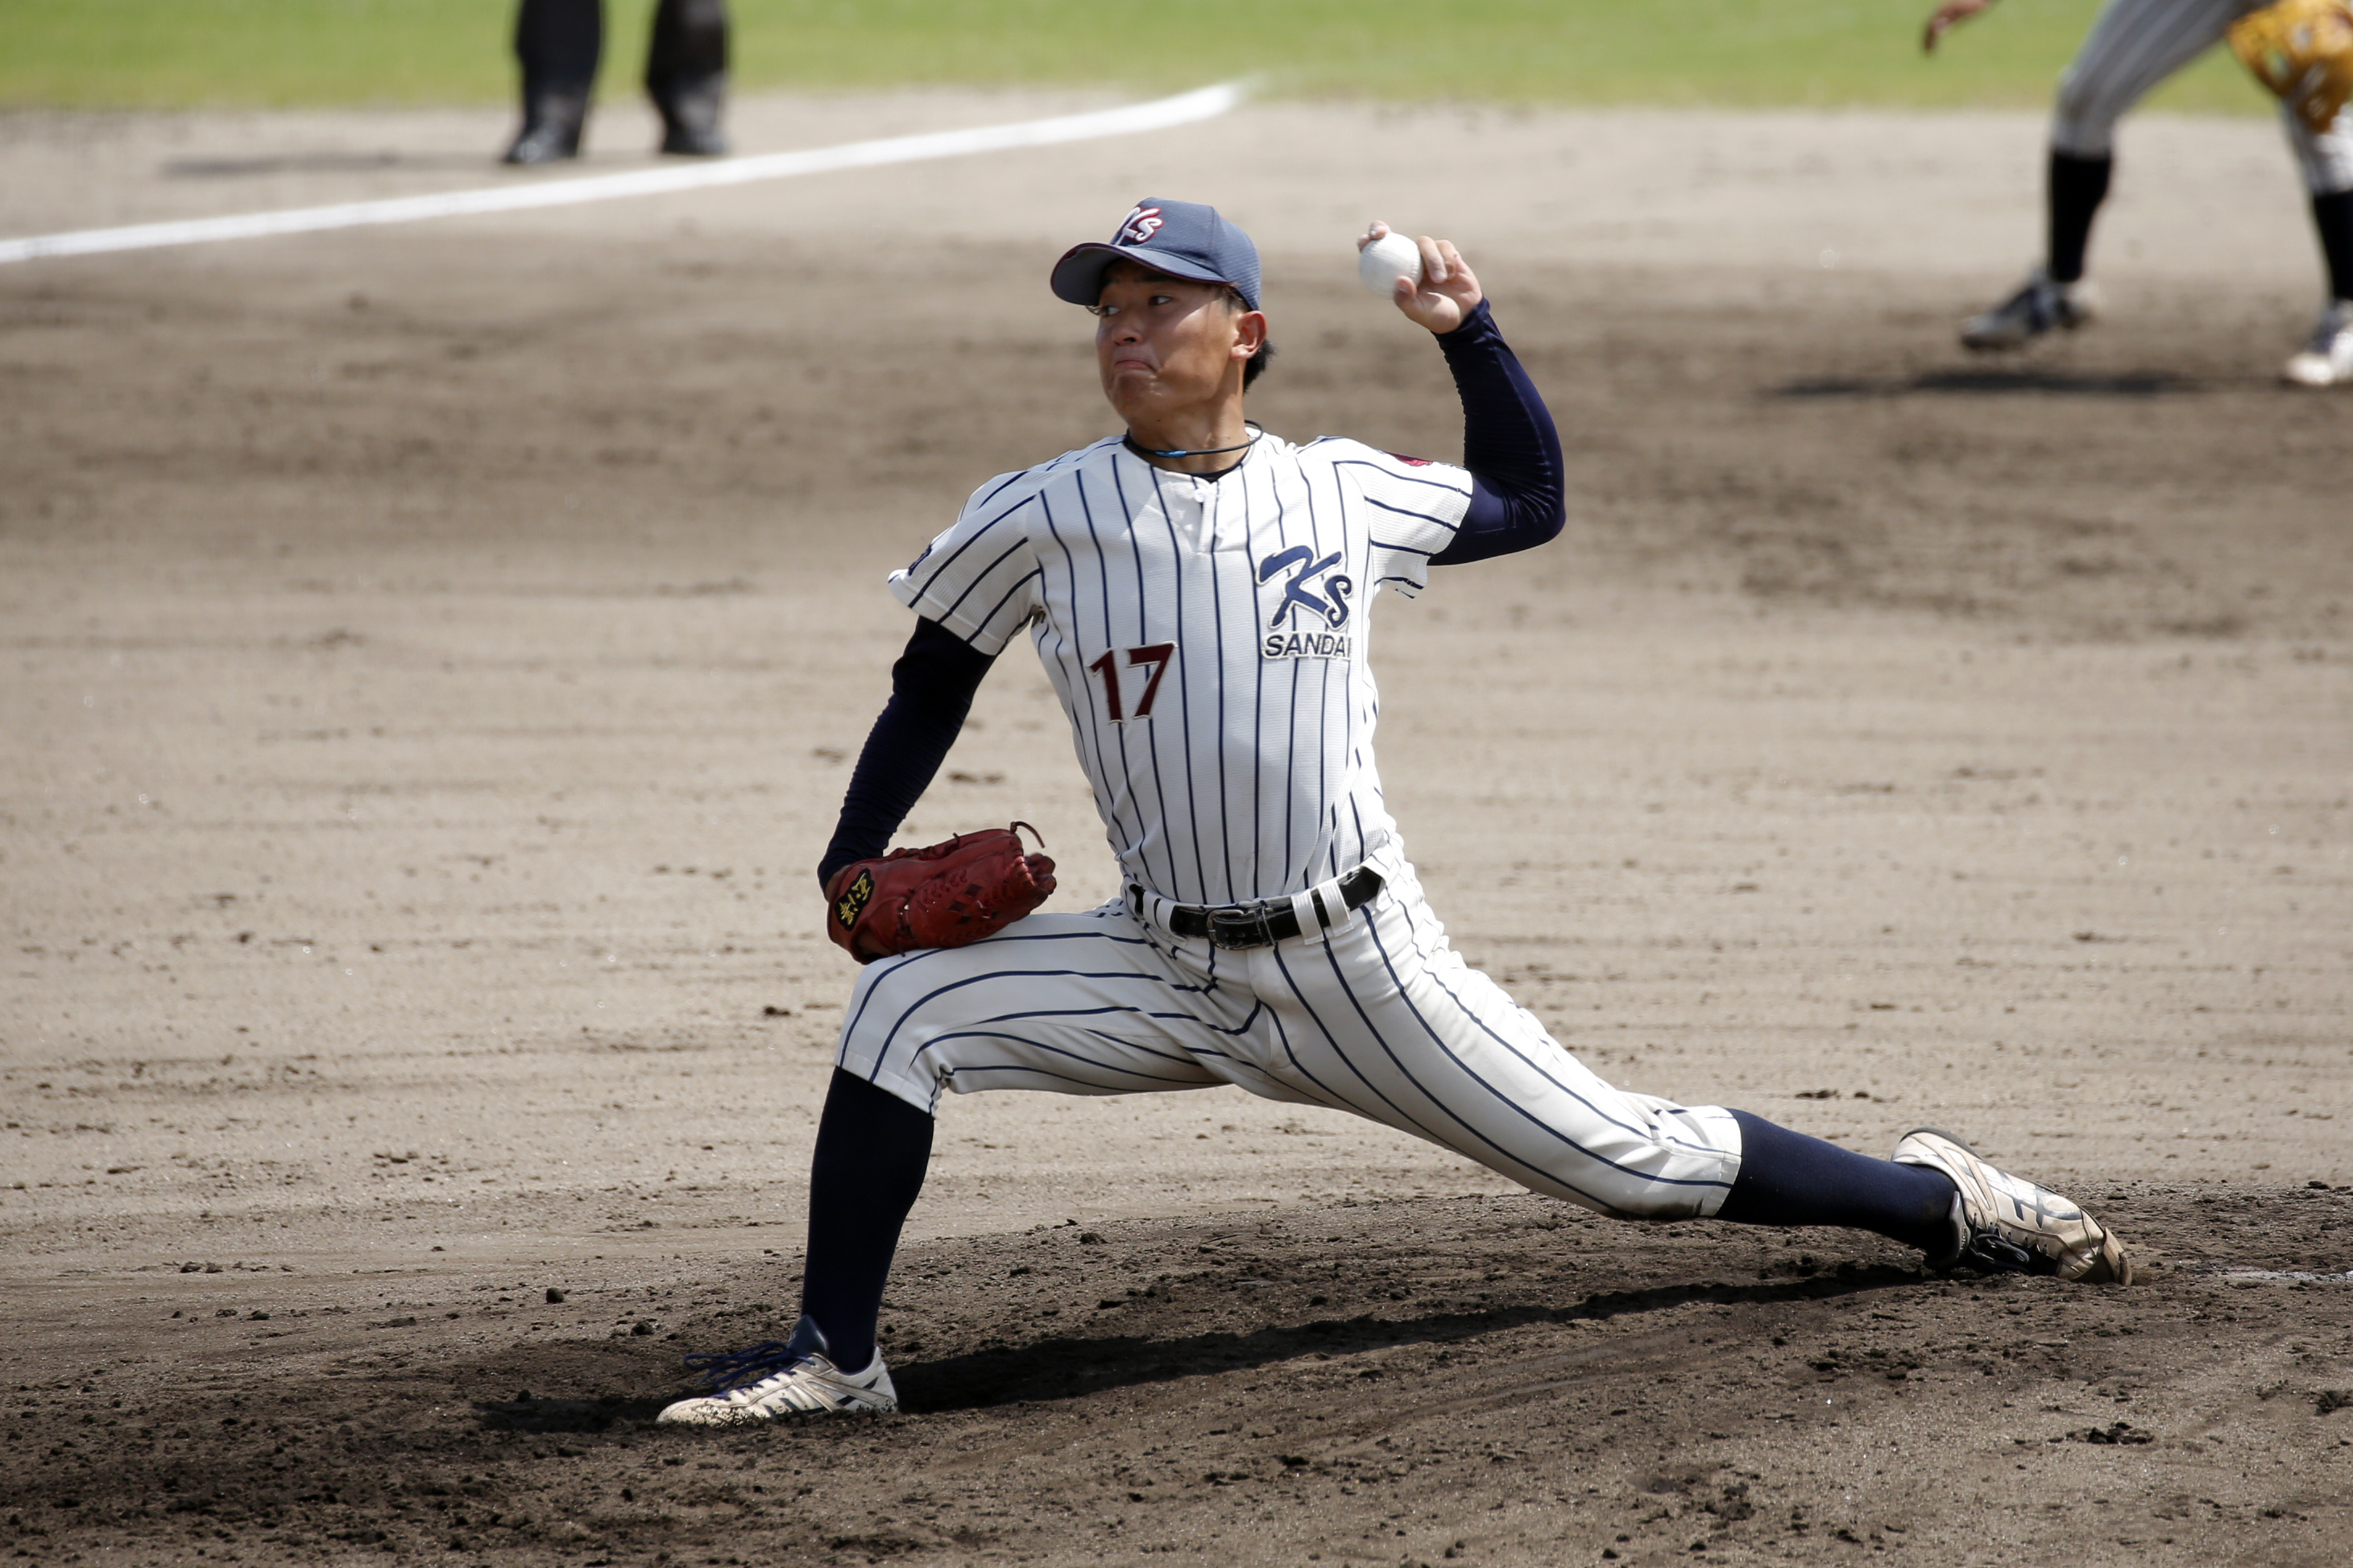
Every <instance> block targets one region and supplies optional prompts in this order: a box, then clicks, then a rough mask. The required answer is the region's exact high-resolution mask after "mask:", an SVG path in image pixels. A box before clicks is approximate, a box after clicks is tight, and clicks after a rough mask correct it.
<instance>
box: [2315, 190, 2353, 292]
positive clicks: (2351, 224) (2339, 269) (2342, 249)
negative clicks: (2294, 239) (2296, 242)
mask: <svg viewBox="0 0 2353 1568" xmlns="http://www.w3.org/2000/svg"><path fill="white" fill-rule="evenodd" d="M2312 226H2313V227H2314V228H2315V229H2316V230H2317V231H2318V232H2319V235H2320V254H2321V257H2322V258H2323V259H2324V260H2326V261H2327V263H2328V297H2329V298H2330V299H2332V300H2353V191H2332V192H2330V193H2329V194H2328V195H2321V196H2315V197H2313V198H2312Z"/></svg>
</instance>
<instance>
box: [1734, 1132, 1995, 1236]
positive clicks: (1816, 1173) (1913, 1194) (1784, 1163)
mask: <svg viewBox="0 0 2353 1568" xmlns="http://www.w3.org/2000/svg"><path fill="white" fill-rule="evenodd" d="M1732 1119H1733V1120H1734V1121H1737V1122H1739V1123H1740V1174H1739V1175H1738V1176H1737V1177H1736V1178H1735V1179H1734V1181H1733V1184H1732V1191H1731V1193H1730V1194H1728V1195H1727V1196H1726V1197H1725V1200H1724V1206H1723V1207H1722V1208H1720V1209H1718V1210H1716V1211H1715V1217H1716V1218H1718V1219H1728V1220H1731V1221H1732V1222H1733V1223H1734V1224H1736V1225H1837V1226H1847V1227H1848V1228H1850V1229H1852V1230H1869V1231H1876V1232H1877V1233H1878V1234H1880V1235H1881V1236H1884V1237H1892V1238H1893V1239H1894V1240H1896V1241H1900V1242H1902V1243H1904V1244H1905V1246H1907V1247H1918V1248H1919V1249H1920V1250H1921V1251H1923V1252H1926V1253H1927V1254H1928V1255H1929V1256H1930V1257H1931V1258H1939V1257H1943V1256H1944V1255H1945V1254H1947V1253H1949V1252H1951V1251H1952V1249H1953V1243H1954V1239H1955V1237H1954V1236H1953V1221H1952V1210H1953V1183H1952V1178H1950V1177H1949V1176H1947V1175H1946V1174H1945V1173H1943V1172H1941V1171H1935V1170H1931V1169H1929V1168H1928V1167H1927V1166H1926V1165H1899V1164H1897V1163H1895V1162H1894V1161H1893V1160H1874V1159H1873V1158H1872V1157H1871V1156H1870V1155H1868V1154H1857V1153H1855V1152H1852V1151H1851V1150H1846V1149H1841V1148H1840V1147H1839V1146H1838V1145H1837V1144H1835V1143H1826V1142H1822V1140H1820V1139H1819V1138H1809V1137H1807V1136H1806V1135H1805V1134H1804V1133H1802V1132H1792V1131H1789V1130H1788V1128H1786V1127H1777V1126H1775V1125H1774V1124H1773V1123H1772V1122H1770V1121H1766V1120H1765V1119H1764V1118H1763V1117H1761V1116H1752V1115H1750V1114H1749V1113H1748V1112H1747V1111H1746V1110H1736V1111H1734V1112H1733V1113H1732Z"/></svg>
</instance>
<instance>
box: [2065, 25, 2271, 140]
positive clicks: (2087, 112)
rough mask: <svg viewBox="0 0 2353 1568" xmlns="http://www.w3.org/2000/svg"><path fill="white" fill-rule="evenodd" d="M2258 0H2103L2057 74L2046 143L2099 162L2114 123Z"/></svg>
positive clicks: (2210, 44)
mask: <svg viewBox="0 0 2353 1568" xmlns="http://www.w3.org/2000/svg"><path fill="white" fill-rule="evenodd" d="M2261 3H2262V0H2108V3H2107V5H2105V7H2103V8H2102V10H2101V12H2100V15H2099V17H2098V19H2097V20H2095V21H2094V22H2093V24H2092V30H2091V32H2090V33H2088V34H2086V35H2085V36H2084V44H2083V47H2081V48H2079V49H2078V50H2076V52H2075V58H2074V59H2073V61H2072V62H2070V64H2069V65H2068V67H2067V68H2066V69H2065V70H2064V71H2063V72H2061V73H2060V76H2059V101H2058V106H2057V108H2056V110H2055V111H2054V112H2053V113H2052V119H2051V145H2052V147H2053V148H2054V149H2056V150H2057V151H2059V152H2062V153H2067V154H2069V155H2070V156H2073V157H2077V158H2105V157H2106V156H2108V154H2109V153H2110V151H2111V150H2112V148H2113V147H2114V145H2115V139H2116V121H2118V120H2121V119H2122V118H2124V114H2125V111H2126V110H2128V109H2130V108H2131V107H2132V106H2133V105H2134V104H2136V103H2138V102H2139V101H2140V100H2142V99H2144V98H2146V97H2147V96H2148V94H2149V92H2150V91H2151V90H2152V89H2155V88H2156V86H2157V84H2158V83H2159V82H2161V81H2163V80H2164V79H2166V78H2167V77H2169V76H2171V75H2172V74H2173V73H2174V72H2176V71H2178V70H2179V69H2180V68H2182V67H2184V66H2186V65H2188V64H2189V62H2190V61H2191V60H2194V59H2196V58H2198V57H2199V56H2200V55H2202V54H2204V53H2205V52H2206V51H2207V50H2208V49H2211V48H2212V47H2214V46H2215V45H2216V44H2219V43H2221V41H2222V35H2223V34H2224V33H2226V32H2228V31H2229V30H2230V26H2231V24H2232V23H2233V22H2235V21H2237V20H2238V19H2239V18H2240V17H2241V16H2244V15H2246V13H2248V12H2249V11H2252V10H2253V9H2254V8H2255V6H2256V5H2259V4H2261Z"/></svg>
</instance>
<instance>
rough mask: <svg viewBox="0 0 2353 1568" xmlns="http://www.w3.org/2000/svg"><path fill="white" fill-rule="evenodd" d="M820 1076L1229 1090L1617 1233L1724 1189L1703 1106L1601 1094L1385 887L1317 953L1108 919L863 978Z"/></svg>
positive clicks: (1114, 914) (924, 1098)
mask: <svg viewBox="0 0 2353 1568" xmlns="http://www.w3.org/2000/svg"><path fill="white" fill-rule="evenodd" d="M836 1059H837V1061H838V1062H839V1066H840V1067H841V1068H844V1069H845V1070H847V1071H849V1072H852V1073H855V1074H857V1075H858V1076H860V1078H863V1079H867V1080H868V1081H869V1082H871V1083H874V1084H877V1085H879V1086H880V1087H881V1088H883V1089H888V1090H889V1091H891V1092H892V1094H895V1095H897V1096H898V1097H899V1098H900V1099H902V1100H906V1101H908V1102H909V1103H910V1104H913V1105H915V1106H918V1107H921V1108H922V1109H923V1110H933V1111H936V1110H937V1108H938V1102H939V1097H940V1092H941V1090H943V1089H954V1090H955V1091H956V1092H957V1093H959V1094H969V1093H973V1092H976V1091H977V1090H982V1089H1044V1090H1050V1091H1052V1092H1055V1093H1060V1094H1134V1093H1140V1092H1145V1091H1147V1090H1154V1089H1207V1088H1210V1087H1214V1086H1216V1085H1219V1084H1238V1085H1240V1087H1242V1088H1243V1089H1248V1090H1250V1092H1251V1093H1253V1094H1257V1095H1261V1096H1263V1097H1265V1098H1266V1099H1269V1100H1285V1101H1290V1102H1293V1103H1298V1104H1305V1105H1322V1106H1328V1107H1330V1108H1332V1109H1334V1110H1346V1111H1352V1112H1354V1113H1355V1114H1356V1115H1358V1116H1362V1117H1366V1118H1367V1119H1369V1120H1371V1121H1378V1122H1381V1123H1383V1124H1385V1125H1387V1126H1390V1127H1394V1128H1397V1129H1398V1131H1404V1132H1409V1133H1411V1134H1413V1135H1414V1136H1416V1137H1419V1138H1423V1139H1426V1140H1428V1141H1429V1142H1432V1143H1436V1144H1438V1145H1440V1147H1443V1148H1447V1149H1451V1150H1453V1151H1454V1152H1457V1153H1459V1154H1462V1155H1464V1156H1466V1157H1468V1158H1470V1159H1472V1160H1475V1161H1477V1162H1478V1163H1481V1164H1482V1165H1484V1166H1486V1167H1487V1168H1488V1169H1490V1170H1492V1171H1495V1172H1497V1173H1500V1174H1503V1175H1504V1176H1508V1177H1510V1178H1511V1179H1512V1180H1513V1181H1515V1182H1518V1183H1519V1184H1522V1185H1523V1186H1525V1187H1527V1188H1528V1189H1529V1190H1531V1191H1533V1192H1538V1193H1544V1194H1548V1195H1550V1196H1553V1197H1558V1198H1566V1199H1567V1200H1568V1201H1570V1202H1571V1203H1575V1204H1579V1205H1583V1206H1585V1207H1587V1208H1589V1209H1592V1210H1594V1211H1596V1212H1597V1213H1600V1214H1606V1215H1616V1216H1618V1217H1620V1218H1627V1219H1653V1220H1669V1219H1691V1218H1700V1217H1704V1216H1706V1215H1713V1214H1714V1213H1715V1211H1716V1209H1717V1208H1718V1207H1720V1206H1721V1205H1722V1204H1723V1202H1724V1198H1725V1193H1726V1192H1728V1191H1729V1190H1730V1188H1731V1185H1732V1181H1733V1178H1734V1177H1735V1176H1736V1175H1737V1174H1738V1173H1739V1170H1740V1130H1739V1124H1738V1123H1737V1122H1736V1121H1734V1120H1733V1118H1732V1116H1731V1114H1730V1113H1729V1112H1728V1111H1725V1110H1722V1109H1721V1108H1719V1107H1715V1106H1683V1105H1678V1104H1675V1103H1673V1102H1672V1101H1669V1100H1661V1099H1658V1098H1656V1097H1653V1096H1651V1095H1641V1094H1630V1093H1628V1092H1626V1091H1624V1090H1622V1089H1613V1088H1611V1087H1610V1086H1609V1084H1607V1083H1605V1082H1603V1081H1602V1080H1601V1079H1599V1078H1598V1077H1596V1076H1595V1075H1594V1073H1593V1072H1592V1071H1591V1070H1590V1069H1589V1068H1587V1067H1585V1065H1584V1064H1583V1063H1581V1062H1579V1061H1578V1060H1577V1058H1575V1057H1573V1056H1571V1055H1570V1054H1569V1053H1568V1052H1567V1050H1566V1049H1564V1048H1563V1047H1561V1046H1560V1045H1559V1044H1558V1043H1556V1041H1555V1040H1554V1039H1553V1038H1552V1037H1551V1036H1550V1035H1549V1034H1547V1033H1546V1031H1545V1028H1544V1026H1543V1025H1542V1024H1541V1023H1539V1022H1538V1021H1537V1020H1536V1018H1535V1015H1533V1014H1531V1013H1529V1012H1528V1011H1527V1010H1526V1009H1525V1008H1524V1007H1522V1006H1520V1005H1518V1004H1517V1003H1515V1002H1514V1001H1513V1000H1512V999H1511V998H1510V997H1509V996H1508V995H1506V994H1504V990H1503V988H1502V987H1501V986H1500V985H1498V984H1495V982H1494V981H1493V980H1492V979H1491V978H1489V977H1488V976H1487V975H1486V974H1484V973H1481V972H1480V971H1478V970H1475V969H1472V967H1470V966H1469V965H1468V964H1466V963H1463V962H1462V959H1461V955H1460V954H1458V953H1456V952H1454V950H1453V949H1452V948H1451V946H1449V945H1448V943H1447V940H1446V933H1445V931H1444V929H1443V928H1442V927H1441V926H1440V924H1439V922H1438V921H1437V919H1436V917H1435V916H1433V915H1432V914H1431V913H1430V910H1429V908H1428V906H1427V905H1425V904H1424V903H1423V902H1422V901H1421V896H1420V888H1419V883H1418V882H1417V881H1416V880H1415V879H1414V876H1413V872H1412V871H1411V869H1410V868H1398V870H1397V872H1396V874H1394V875H1392V876H1391V877H1390V878H1389V879H1388V884H1387V886H1386V887H1385V888H1384V889H1383V890H1382V891H1381V892H1380V894H1379V895H1378V896H1377V897H1376V898H1375V899H1374V900H1372V901H1371V902H1370V903H1367V904H1366V905H1365V906H1364V907H1363V908H1361V909H1359V910H1356V911H1355V912H1354V914H1353V915H1352V916H1351V917H1350V918H1349V919H1348V921H1346V922H1345V924H1343V925H1340V926H1338V927H1335V929H1333V930H1332V931H1327V932H1319V933H1314V934H1311V935H1306V936H1300V937H1294V938H1293V939H1292V940H1290V941H1288V942H1280V943H1277V944H1276V945H1274V946H1272V947H1265V948H1255V949H1250V950H1248V951H1244V952H1227V951H1221V950H1219V949H1217V948H1213V947H1211V946H1210V945H1209V944H1208V943H1207V942H1199V941H1189V940H1184V939H1179V938H1176V937H1175V936H1172V935H1170V934H1169V933H1168V932H1166V931H1163V930H1161V929H1159V928H1158V927H1155V926H1153V925H1150V924H1147V923H1146V922H1145V921H1143V920H1141V919H1139V918H1138V917H1137V916H1136V915H1135V914H1134V913H1133V912H1132V911H1131V910H1129V908H1128V907H1127V906H1126V905H1125V904H1124V903H1118V902H1114V903H1110V904H1105V905H1103V907H1102V908H1100V909H1095V910H1089V911H1087V912H1086V913H1084V914H1075V915H1032V916H1030V917H1029V919H1028V920H1025V921H1019V922H1018V923H1017V924H1015V925H1013V926H1010V927H1008V928H1007V929H1006V930H1005V931H1000V932H998V933H997V935H996V936H994V937H991V938H989V939H987V940H986V941H984V942H975V943H973V944H971V945H970V946H967V947H958V948H942V949H936V950H932V951H927V952H913V953H908V954H905V955H903V956H902V957H899V958H894V959H884V960H881V962H878V963H872V964H870V965H868V966H867V968H866V969H865V970H864V971H863V972H862V973H861V974H860V978H859V983H858V988H857V991H856V993H855V994H854V995H853V996H852V998H851V1000H850V1004H849V1014H848V1016H847V1017H846V1018H845V1019H844V1021H843V1025H842V1033H841V1042H840V1047H839V1054H838V1056H837V1058H836Z"/></svg>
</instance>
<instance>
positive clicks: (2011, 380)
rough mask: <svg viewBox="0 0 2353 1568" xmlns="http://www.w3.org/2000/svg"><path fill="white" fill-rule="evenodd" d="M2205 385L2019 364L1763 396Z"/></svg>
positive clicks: (1849, 379) (2131, 391) (2132, 391)
mask: <svg viewBox="0 0 2353 1568" xmlns="http://www.w3.org/2000/svg"><path fill="white" fill-rule="evenodd" d="M2212 390H2213V388H2212V386H2211V384H2209V383H2208V382H2206V381H2204V380H2201V379H2199V378H2194V377H2191V376H2186V375H2179V374H2173V373H2171V372H2168V371H2127V372H2124V373H2121V374H2105V375H2071V374H2068V373H2067V372H2065V371H2059V370H2045V369H2040V368H2036V367H2031V366H2025V365H2020V366H2015V367H2010V368H2004V369H1993V368H1988V369H1982V370H1978V369H1970V370H1949V369H1948V370H1929V371H1922V372H1920V373H1919V374H1916V375H1828V376H1817V377H1810V378H1808V379H1806V380H1802V381H1791V382H1785V383H1783V384H1781V385H1779V386H1776V387H1770V388H1767V391H1766V393H1765V395H1766V396H1767V397H1770V398H1778V399H1787V400H1790V401H1797V400H1804V399H1820V400H1828V399H1832V398H1844V397H1853V398H1868V397H1907V396H1915V395H1920V394H1924V393H1925V394H1931V395H1941V396H1950V395H1962V396H1972V397H2014V396H2021V395H2034V396H2043V397H2124V398H2136V397H2167V396H2178V395H2186V394H2190V393H2200V392H2210V391H2212Z"/></svg>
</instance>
